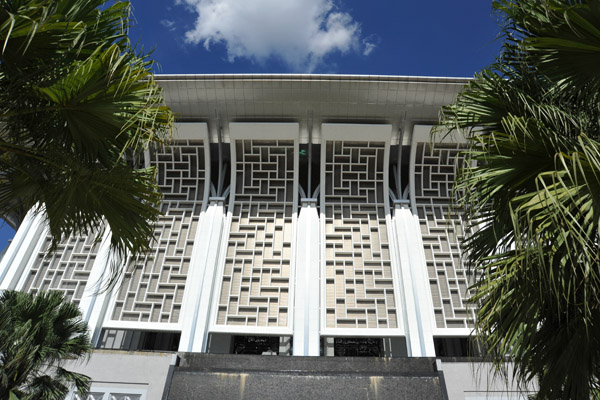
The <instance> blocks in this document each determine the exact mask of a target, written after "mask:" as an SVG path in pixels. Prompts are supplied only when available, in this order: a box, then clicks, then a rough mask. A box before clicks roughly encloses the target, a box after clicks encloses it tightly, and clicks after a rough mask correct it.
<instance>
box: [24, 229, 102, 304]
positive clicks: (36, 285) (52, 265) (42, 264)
mask: <svg viewBox="0 0 600 400" xmlns="http://www.w3.org/2000/svg"><path fill="white" fill-rule="evenodd" d="M51 241H52V238H51V236H49V235H48V236H46V238H44V244H43V245H42V250H41V251H40V252H38V254H37V255H36V260H35V262H34V265H33V267H32V268H31V269H30V270H29V273H28V275H27V277H26V280H25V283H24V285H23V291H26V292H30V293H38V292H40V291H47V290H59V291H62V292H63V293H64V294H65V296H66V298H67V299H69V300H70V301H73V302H74V303H77V304H79V302H80V301H81V299H82V297H83V291H84V290H85V286H86V284H87V282H88V278H89V276H90V272H91V270H92V266H93V265H94V261H95V260H96V256H97V255H98V248H99V247H100V243H99V240H96V235H93V234H92V235H82V236H71V237H70V238H69V239H68V240H66V241H64V242H62V243H61V244H60V245H59V246H58V248H57V249H56V250H55V251H54V252H52V253H48V249H49V248H50V243H51Z"/></svg>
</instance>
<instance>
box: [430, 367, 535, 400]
mask: <svg viewBox="0 0 600 400" xmlns="http://www.w3.org/2000/svg"><path fill="white" fill-rule="evenodd" d="M438 364H439V365H440V369H441V370H442V372H443V374H444V378H445V383H446V389H447V391H448V399H449V400H464V399H467V400H525V399H527V395H528V394H534V393H536V387H535V385H530V386H529V387H526V388H519V387H518V386H517V385H515V384H514V383H513V382H507V381H505V380H504V379H503V378H502V377H500V376H494V371H493V369H492V366H491V364H490V363H484V362H477V361H473V362H469V361H467V360H464V359H442V360H440V361H439V362H438ZM507 368H508V376H511V375H512V371H511V370H510V368H511V365H510V364H507Z"/></svg>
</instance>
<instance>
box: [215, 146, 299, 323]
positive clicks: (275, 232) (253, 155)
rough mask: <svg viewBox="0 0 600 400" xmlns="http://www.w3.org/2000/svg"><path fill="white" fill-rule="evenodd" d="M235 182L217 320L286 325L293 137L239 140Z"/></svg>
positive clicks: (291, 205)
mask: <svg viewBox="0 0 600 400" xmlns="http://www.w3.org/2000/svg"><path fill="white" fill-rule="evenodd" d="M235 145H236V158H237V161H236V167H235V168H236V185H235V199H234V208H233V212H232V221H231V228H230V233H229V241H228V247H227V255H226V258H225V266H224V271H223V281H222V285H221V290H220V296H219V308H218V313H217V325H244V326H260V327H282V326H287V325H288V315H289V306H290V304H289V288H290V265H291V261H292V234H293V221H292V215H293V204H294V142H293V141H291V140H237V141H236V143H235Z"/></svg>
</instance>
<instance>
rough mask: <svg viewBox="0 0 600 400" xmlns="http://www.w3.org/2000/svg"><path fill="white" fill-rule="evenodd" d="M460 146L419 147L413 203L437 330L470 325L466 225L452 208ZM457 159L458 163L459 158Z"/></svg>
mask: <svg viewBox="0 0 600 400" xmlns="http://www.w3.org/2000/svg"><path fill="white" fill-rule="evenodd" d="M460 149H461V145H460V144H454V143H453V144H446V143H444V144H442V143H436V144H435V145H434V147H433V149H432V148H431V146H430V144H428V143H418V144H417V151H416V158H415V177H414V179H415V202H416V208H417V213H418V215H419V222H420V226H421V234H422V237H423V245H424V248H425V261H426V263H427V272H428V276H429V284H430V287H431V295H432V300H433V307H434V313H435V321H436V327H437V328H467V327H472V321H473V314H472V312H471V310H468V309H467V307H466V303H465V300H466V298H467V297H468V293H467V288H468V286H469V278H468V276H467V269H466V267H465V266H464V265H463V264H462V262H461V258H460V247H459V243H460V241H461V240H462V238H463V224H462V220H461V213H460V211H459V210H456V209H453V208H452V207H451V204H452V183H453V182H454V176H455V173H456V165H457V163H460V162H462V161H463V160H462V158H461V157H460V155H459V153H460ZM457 158H458V159H457Z"/></svg>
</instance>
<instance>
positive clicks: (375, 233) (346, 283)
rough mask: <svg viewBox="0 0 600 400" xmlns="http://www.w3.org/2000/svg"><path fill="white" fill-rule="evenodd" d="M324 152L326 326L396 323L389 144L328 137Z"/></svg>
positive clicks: (388, 326)
mask: <svg viewBox="0 0 600 400" xmlns="http://www.w3.org/2000/svg"><path fill="white" fill-rule="evenodd" d="M325 151H326V156H325V157H326V161H325V189H324V190H325V205H324V206H325V218H326V219H325V285H326V299H325V305H326V310H325V312H326V327H327V328H397V327H398V310H397V307H398V305H397V304H396V301H395V298H394V282H393V279H392V268H391V261H390V251H389V243H388V232H387V226H386V219H385V215H386V213H385V203H384V202H385V196H387V188H386V186H385V182H384V156H385V143H384V142H342V141H335V142H333V141H328V142H326V149H325ZM321 207H323V205H321Z"/></svg>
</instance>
